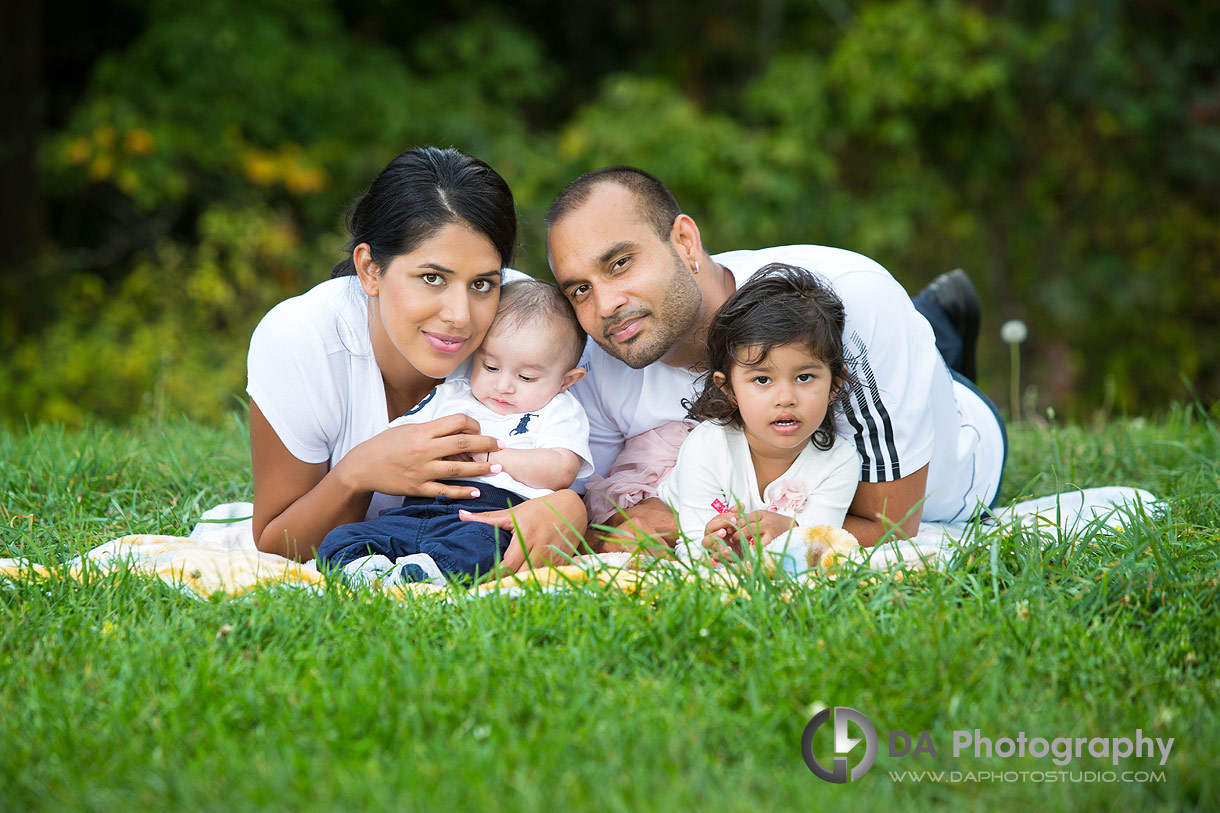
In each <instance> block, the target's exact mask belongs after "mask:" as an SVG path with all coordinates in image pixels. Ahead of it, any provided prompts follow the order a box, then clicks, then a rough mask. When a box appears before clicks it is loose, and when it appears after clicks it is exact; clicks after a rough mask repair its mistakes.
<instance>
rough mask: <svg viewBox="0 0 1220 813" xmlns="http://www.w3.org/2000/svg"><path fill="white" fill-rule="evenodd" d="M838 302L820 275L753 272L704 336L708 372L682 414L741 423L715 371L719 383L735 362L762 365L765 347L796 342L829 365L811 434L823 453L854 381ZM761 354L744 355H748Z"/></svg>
mask: <svg viewBox="0 0 1220 813" xmlns="http://www.w3.org/2000/svg"><path fill="white" fill-rule="evenodd" d="M843 324H844V313H843V302H842V301H841V300H840V299H839V297H838V296H837V295H836V294H835V292H834V291H832V290H831V289H830V287H829V286H828V285H826V283H825V282H823V281H822V280H821V279H819V277H818V276H817V275H815V274H813V273H811V272H809V271H806V270H805V269H804V268H798V267H797V266H794V265H786V264H784V263H771V264H770V265H766V266H763V267H762V268H760V269H758V271H756V272H754V274H753V275H752V276H751V277H750V278H749V279H748V280H746V283H745V284H744V285H742V286H741V287H740V288H739V289H737V291H736V292H734V294H733V295H732V296H730V297H729V298H728V299H727V300H726V301H725V303H724V304H723V305H721V306H720V310H718V311H716V315H715V316H714V317H712V324H711V327H710V328H709V329H708V333H707V359H708V370H707V372H706V373H704V375H703V383H702V386H703V390H702V392H700V393H699V396H698V397H697V398H696V399H695V400H694V402H691V401H689V400H684V401H683V402H682V405H683V406H685V407H686V409H687V417H688V418H693V419H696V420H701V421H704V420H708V421H714V422H715V423H719V424H729V425H732V426H736V427H740V426H741V412H740V411H738V409H737V402H736V401H735V400H734V399H733V397H732V391H731V390H729V389H728V386H727V384H726V385H724V386H721V385H719V384H717V383H716V382H715V381H714V380H713V376H714V375H715V374H716V373H720V374H722V375H723V376H725V378H728V377H729V371H730V369H731V368H732V365H734V364H740V365H742V366H744V367H752V366H754V365H757V364H758V363H760V362H761V361H762V360H763V359H764V358H766V356H767V354H768V353H770V352H771V348H773V347H778V346H780V345H785V344H795V345H799V346H801V347H805V348H808V350H809V352H810V353H812V354H813V355H814V356H816V357H817V358H819V359H821V360H822V361H823V362H825V363H826V365H827V366H828V367H829V368H830V373H831V377H832V380H835V381H837V382H841V383H839V386H838V388H837V389H834V390H832V392H831V400H830V404H829V405H828V407H827V409H826V417H825V418H824V419H823V421H822V424H821V426H819V427H818V428H817V430H816V431H814V433H813V438H812V440H813V445H814V446H815V447H817V448H818V449H821V450H823V451H825V450H826V449H829V448H830V447H831V446H832V445H834V437H835V429H834V426H835V415H836V413H837V412H838V410H841V409H843V408H844V405H845V404H846V402H847V399H848V397H849V396H850V394H851V387H852V386H853V384H854V382H855V377H854V376H853V375H852V374H851V372H850V370H848V367H847V358H846V355H845V352H844V345H843ZM747 348H748V349H749V350H750V351H751V352H752V353H754V352H756V351H757V349H758V348H761V350H762V353H761V355H756V356H753V357H751V358H748V359H747V358H744V357H742V355H741V354H742V353H743V352H745V351H746V350H747Z"/></svg>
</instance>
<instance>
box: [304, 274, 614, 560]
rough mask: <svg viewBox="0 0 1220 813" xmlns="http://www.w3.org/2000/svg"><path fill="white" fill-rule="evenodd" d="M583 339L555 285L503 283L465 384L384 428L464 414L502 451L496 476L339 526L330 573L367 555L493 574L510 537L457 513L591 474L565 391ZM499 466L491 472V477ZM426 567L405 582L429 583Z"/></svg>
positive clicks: (327, 546)
mask: <svg viewBox="0 0 1220 813" xmlns="http://www.w3.org/2000/svg"><path fill="white" fill-rule="evenodd" d="M584 347H585V334H584V331H583V330H581V327H580V323H579V322H577V321H576V314H575V313H573V311H572V306H571V305H569V304H568V301H567V300H566V299H565V298H564V296H563V295H562V294H561V293H559V290H558V289H557V288H555V286H553V285H548V284H547V283H545V282H540V281H538V280H521V281H519V282H514V283H511V284H509V285H506V286H504V289H503V292H502V293H501V294H500V305H499V307H498V309H497V310H496V318H495V321H494V322H492V325H491V328H490V329H489V330H488V332H487V336H486V338H484V339H483V344H482V345H480V346H479V349H478V350H476V351H475V352H474V355H473V356H472V357H471V370H470V377H469V378H454V379H450V380H448V381H445V382H444V383H442V384H440V385H439V386H438V387H437V388H436V389H434V390H433V391H432V392H431V393H429V394H428V395H427V396H425V397H424V400H422V401H421V402H420V403H419V405H418V406H416V407H415V408H414V409H412V410H411V411H410V412H408V413H407V414H406V415H403V416H402V417H401V418H398V419H397V420H395V421H393V422H392V423H391V424H390V426H400V425H402V424H406V423H425V422H427V421H431V420H435V419H437V418H442V417H445V416H446V415H453V414H457V413H464V414H466V415H469V416H470V417H472V418H474V419H475V420H476V421H478V422H479V427H480V431H481V432H482V434H484V435H490V436H491V437H495V438H498V439H499V440H500V441H501V442H502V443H503V448H501V449H500V450H499V451H497V452H492V453H490V454H489V455H488V457H487V459H488V460H489V461H490V462H492V463H493V464H497V465H496V466H493V471H496V473H494V474H490V475H487V476H484V477H479V478H476V479H474V480H445V481H442V482H445V483H448V484H451V485H453V484H457V485H469V486H471V487H472V488H471V495H472V498H471V499H469V500H461V501H457V502H454V501H452V500H450V499H448V498H446V497H406V498H404V499H403V504H402V507H401V508H393V509H390V510H388V511H383V512H381V515H380V516H378V517H377V518H376V519H370V520H366V521H364V522H353V523H350V524H348V525H341V526H339V527H338V528H336V529H335V530H333V531H331V532H330V533H329V534H327V536H326V538H325V539H324V540H322V544H321V546H320V547H319V548H318V562H319V564H327V565H329V566H330V567H332V568H337V567H343V566H344V565H346V564H348V563H349V562H352V561H355V560H357V559H360V558H362V557H364V556H368V555H369V554H381V555H383V556H385V557H387V558H388V559H390V560H391V561H394V560H397V559H398V558H400V557H403V556H410V555H412V554H418V553H426V554H428V555H429V556H430V557H432V559H433V561H435V563H436V565H437V566H438V567H439V569H440V570H441V571H442V572H444V573H449V574H466V575H469V576H477V575H479V574H484V573H488V572H490V571H491V570H492V569H493V567H494V566H495V563H496V560H497V559H498V558H499V556H501V555H502V554H503V553H504V550H505V549H506V548H507V547H508V543H509V539H510V536H511V531H504V530H501V529H499V528H497V527H494V526H492V525H488V524H485V523H482V522H464V521H462V520H461V519H460V518H459V517H458V511H459V509H463V510H467V511H476V512H477V511H492V510H498V509H501V508H508V507H510V506H513V505H519V504H520V503H523V502H525V501H526V500H527V499H531V498H534V497H541V496H545V495H547V494H550V493H551V492H552V491H556V490H558V489H562V488H568V487H569V486H571V485H572V483H573V481H575V480H576V479H577V478H578V477H587V476H588V475H589V474H591V473H592V472H593V463H592V453H591V452H590V451H589V422H588V419H587V418H586V417H585V412H584V410H583V409H582V408H581V406H580V404H579V403H577V401H576V398H575V397H574V396H573V395H572V394H571V393H570V392H568V388H569V387H571V386H572V385H573V384H575V383H576V382H577V381H579V380H580V379H581V378H583V377H584V374H585V371H584V369H582V368H581V367H579V366H577V365H578V364H579V363H580V357H581V353H582V352H584ZM497 469H498V471H497ZM425 574H426V571H422V569H421V571H419V572H414V571H413V572H404V573H403V576H404V577H405V578H407V579H408V580H410V579H411V578H412V577H414V578H421V577H426V575H425Z"/></svg>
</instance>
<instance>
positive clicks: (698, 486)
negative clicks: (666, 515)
mask: <svg viewBox="0 0 1220 813" xmlns="http://www.w3.org/2000/svg"><path fill="white" fill-rule="evenodd" d="M859 476H860V460H859V458H858V457H857V456H856V450H855V448H854V447H853V446H852V445H851V444H850V443H849V442H848V441H846V440H844V439H842V438H836V439H835V443H834V445H833V446H831V447H830V448H829V449H827V450H826V451H822V450H821V449H818V448H817V447H816V446H814V445H813V444H812V443H810V444H808V445H807V446H806V447H805V448H804V450H802V451H801V454H800V456H799V457H797V459H796V460H795V461H793V463H792V465H791V466H789V467H788V470H787V471H786V472H784V474H783V476H781V477H779V478H777V479H776V480H775V481H774V482H772V483H769V484H768V485H767V487H766V488H765V489H762V490H761V491H760V489H759V487H758V478H757V476H756V475H755V472H754V462H753V460H752V458H751V457H750V444H749V441H748V440H747V439H746V435H745V432H743V431H742V430H741V429H738V428H736V427H733V426H721V425H719V424H715V423H712V422H711V421H705V422H703V423H701V424H699V425H698V426H696V427H695V428H694V429H693V430H691V433H690V434H689V435H688V436H687V437H686V441H685V442H684V443H683V444H682V449H681V450H680V451H679V452H678V462H677V463H676V464H675V465H674V468H673V470H672V471H671V472H670V473H669V475H668V476H666V478H665V479H664V480H663V481H662V482H661V486H660V488H659V489H658V491H657V496H658V497H660V498H661V500H663V501H664V502H665V503H666V504H667V505H669V507H670V508H672V509H673V510H674V512H675V513H676V514H677V518H678V529H679V530H680V531H681V533H682V536H683V537H684V538H683V539H681V540H680V541H679V542H678V554H679V556H681V557H682V558H683V559H687V560H689V559H695V558H699V557H701V556H703V555H705V550H704V548H703V530H704V527H705V526H706V525H707V523H708V522H710V521H711V520H712V518H713V517H714V516H716V514H717V513H719V512H721V511H724V510H730V511H731V510H734V509H735V508H736V507H737V505H738V504H740V505H741V507H742V510H743V511H745V512H746V513H747V514H748V513H750V512H752V511H761V510H767V511H774V512H775V513H777V514H783V515H784V516H786V517H793V518H794V519H796V523H797V525H800V526H806V527H808V526H813V525H832V526H834V527H835V528H841V527H842V526H843V518H844V517H846V516H847V508H848V506H849V505H851V501H852V499H853V498H854V497H855V495H856V483H857V482H858V480H859ZM776 541H777V542H779V543H780V544H783V543H784V541H785V540H776Z"/></svg>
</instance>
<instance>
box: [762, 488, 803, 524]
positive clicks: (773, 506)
mask: <svg viewBox="0 0 1220 813" xmlns="http://www.w3.org/2000/svg"><path fill="white" fill-rule="evenodd" d="M805 497H806V494H805V483H804V482H803V481H801V480H785V481H784V484H783V485H782V486H781V487H780V492H779V496H778V497H776V498H775V499H773V500H771V502H769V503H768V504H767V510H768V511H774V512H775V513H777V514H785V515H787V516H792V515H793V514H798V513H800V512H801V510H802V509H803V508H804V507H805Z"/></svg>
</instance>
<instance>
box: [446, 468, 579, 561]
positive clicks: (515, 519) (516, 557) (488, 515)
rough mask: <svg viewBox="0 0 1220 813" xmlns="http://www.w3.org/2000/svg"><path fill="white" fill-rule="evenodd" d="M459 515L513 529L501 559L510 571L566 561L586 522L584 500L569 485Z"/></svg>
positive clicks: (468, 519) (469, 519)
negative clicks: (508, 505) (499, 506)
mask: <svg viewBox="0 0 1220 813" xmlns="http://www.w3.org/2000/svg"><path fill="white" fill-rule="evenodd" d="M458 515H459V516H460V517H461V518H462V519H463V520H466V521H469V522H486V523H487V524H489V525H495V526H496V527H498V528H502V529H503V530H506V531H513V532H514V533H513V538H512V541H511V542H510V543H509V545H508V550H506V551H505V552H504V556H503V558H502V559H501V560H500V567H501V569H503V570H507V571H508V572H510V573H516V572H519V571H523V570H529V569H530V568H531V567H542V566H544V565H554V564H565V563H566V562H567V560H568V557H570V556H571V555H572V553H573V552H574V551H575V550H576V548H577V547H578V546H579V545H580V543H581V542H583V541H584V533H585V526H586V525H587V524H588V517H587V515H586V514H585V503H584V500H582V499H581V498H580V495H579V494H577V493H576V492H575V491H572V490H571V489H570V488H565V489H563V490H562V491H556V492H554V493H552V494H548V495H546V496H545V497H535V498H534V499H532V500H527V501H525V502H523V503H521V504H520V505H516V506H513V507H512V508H505V509H502V510H500V511H483V512H480V513H477V514H475V513H472V512H470V511H461V512H459V514H458Z"/></svg>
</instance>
